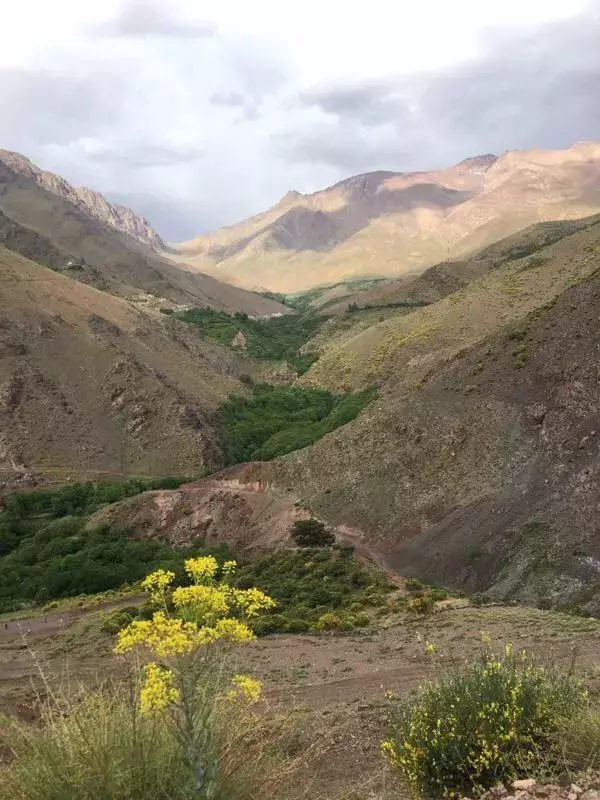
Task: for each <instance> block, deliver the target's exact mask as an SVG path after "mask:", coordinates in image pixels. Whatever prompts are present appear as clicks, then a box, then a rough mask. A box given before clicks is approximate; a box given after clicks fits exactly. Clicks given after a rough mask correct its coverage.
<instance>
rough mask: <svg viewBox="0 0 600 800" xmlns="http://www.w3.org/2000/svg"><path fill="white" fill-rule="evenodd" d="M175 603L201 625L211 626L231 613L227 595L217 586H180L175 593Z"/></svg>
mask: <svg viewBox="0 0 600 800" xmlns="http://www.w3.org/2000/svg"><path fill="white" fill-rule="evenodd" d="M173 603H174V604H175V607H176V608H177V609H178V611H179V612H182V613H184V615H185V614H187V615H191V616H192V618H193V620H194V622H197V623H198V624H199V625H202V624H211V623H212V622H214V620H216V619H218V618H219V617H222V616H224V615H225V614H227V613H228V612H229V603H228V602H227V594H226V593H225V592H224V591H223V590H222V589H219V588H217V587H215V586H180V587H179V588H178V589H175V591H174V592H173Z"/></svg>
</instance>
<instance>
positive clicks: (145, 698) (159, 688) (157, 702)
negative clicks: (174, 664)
mask: <svg viewBox="0 0 600 800" xmlns="http://www.w3.org/2000/svg"><path fill="white" fill-rule="evenodd" d="M144 673H145V676H146V680H145V682H144V685H143V687H142V690H141V691H140V707H141V711H142V714H152V713H156V712H161V711H164V710H165V708H166V707H167V706H168V705H170V704H171V703H177V702H178V701H179V699H180V694H179V690H178V689H177V688H175V685H174V682H175V676H174V674H173V673H172V672H171V670H170V669H164V668H163V667H159V666H158V664H147V665H146V666H145V667H144Z"/></svg>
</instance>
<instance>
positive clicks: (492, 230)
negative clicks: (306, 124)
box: [169, 142, 600, 292]
mask: <svg viewBox="0 0 600 800" xmlns="http://www.w3.org/2000/svg"><path fill="white" fill-rule="evenodd" d="M597 211H600V144H598V143H594V142H580V143H578V144H575V145H574V146H573V147H571V148H569V149H566V150H553V151H549V150H528V151H518V150H512V151H508V152H506V153H504V154H503V155H501V156H499V157H497V156H494V155H491V154H486V155H481V156H476V157H474V158H469V159H466V160H465V161H462V162H461V163H460V164H457V165H456V166H453V167H450V168H448V169H441V170H434V171H430V172H412V173H401V172H371V173H366V174H364V175H356V176H354V177H351V178H347V179H346V180H343V181H340V182H339V183H337V184H335V185H334V186H331V187H329V188H328V189H324V190H322V191H318V192H315V193H313V194H300V193H299V192H289V193H288V194H286V195H285V197H283V198H282V199H281V200H280V201H279V202H278V203H277V204H276V205H275V206H273V207H272V208H270V209H268V210H267V211H265V212H263V213H262V214H259V215H257V216H255V217H252V218H251V219H248V220H245V221H244V222H241V223H239V224H237V225H232V226H229V227H225V228H221V229H220V230H218V231H216V232H215V233H212V234H208V235H204V236H199V237H198V238H195V239H192V240H190V241H187V242H181V243H179V244H174V245H172V246H171V247H170V248H169V255H170V256H171V257H172V258H174V259H176V260H177V261H179V262H180V263H182V265H184V266H185V268H186V269H189V270H194V271H195V270H199V271H202V272H205V273H208V274H211V275H214V276H216V277H218V278H220V279H221V280H225V281H229V282H231V283H234V284H236V285H238V286H243V287H245V288H249V289H265V288H267V289H270V290H272V291H281V292H294V291H298V290H305V289H308V288H311V287H314V286H321V285H326V284H329V283H335V282H339V281H347V280H350V279H358V278H366V277H374V276H377V277H390V276H402V275H406V274H411V273H416V272H420V271H422V270H423V269H424V268H426V267H428V266H432V265H433V264H436V263H437V262H439V261H442V260H446V259H448V258H456V257H462V256H465V255H468V254H469V253H473V252H475V251H477V250H479V249H481V248H482V247H485V246H486V245H489V244H491V243H493V242H495V241H498V240H499V239H502V238H504V237H505V236H508V235H510V234H512V233H515V232H517V231H519V230H521V229H523V228H525V227H527V226H528V225H530V224H533V223H535V222H541V221H546V220H557V219H558V220H560V219H576V218H579V217H585V216H587V215H589V214H592V213H594V212H597Z"/></svg>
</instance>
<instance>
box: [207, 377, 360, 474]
mask: <svg viewBox="0 0 600 800" xmlns="http://www.w3.org/2000/svg"><path fill="white" fill-rule="evenodd" d="M374 396H375V390H374V389H365V390H364V391H362V392H357V393H356V394H348V395H342V396H336V395H334V394H332V393H331V392H329V391H327V390H325V389H307V388H301V387H278V386H270V385H269V384H260V385H256V386H254V387H253V392H252V394H251V395H250V396H249V397H243V396H239V395H232V396H230V397H229V399H228V400H227V401H226V402H224V403H222V404H221V406H220V407H219V411H218V414H217V427H218V429H219V431H220V434H221V441H222V444H223V447H224V450H225V455H226V459H227V463H228V464H238V463H241V462H244V461H268V460H270V459H272V458H276V457H277V456H282V455H285V454H286V453H291V452H292V451H293V450H299V449H300V448H302V447H307V446H308V445H310V444H313V442H316V441H317V440H318V439H320V438H321V437H323V436H325V434H326V433H329V432H331V431H333V430H335V429H336V428H339V427H340V426H341V425H345V424H346V423H347V422H350V421H351V420H353V419H354V418H355V417H356V416H357V415H358V414H359V413H360V411H362V409H363V408H364V407H365V406H366V405H367V403H369V402H370V401H371V400H372V399H373V398H374Z"/></svg>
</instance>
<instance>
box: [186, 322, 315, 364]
mask: <svg viewBox="0 0 600 800" xmlns="http://www.w3.org/2000/svg"><path fill="white" fill-rule="evenodd" d="M174 316H175V317H177V318H178V319H181V320H183V321H184V322H189V323H191V324H193V325H197V326H198V327H199V328H200V329H201V330H202V332H203V334H204V336H206V338H207V339H212V340H213V341H215V342H219V343H220V344H224V345H229V346H232V345H233V340H234V339H235V337H236V336H237V334H238V333H240V332H241V333H242V334H243V335H244V337H245V339H246V348H245V352H246V353H247V354H248V355H249V356H252V357H253V358H260V359H267V360H270V361H287V363H288V364H289V365H290V366H291V367H293V368H294V369H296V370H297V371H298V372H299V373H300V374H302V373H303V372H306V370H307V369H308V368H309V367H310V365H311V364H312V363H313V362H314V361H315V358H316V356H314V355H302V354H300V353H299V350H300V348H301V347H302V345H303V344H305V343H306V342H307V341H308V340H309V339H310V338H312V336H314V334H315V333H316V331H317V329H318V328H319V327H320V326H321V325H322V324H323V322H324V317H317V316H316V315H315V314H314V313H312V312H310V311H308V312H306V311H305V312H304V313H301V314H289V315H286V316H283V317H270V318H269V319H252V318H251V317H249V316H248V315H247V314H243V313H237V314H234V315H233V316H231V315H229V314H226V313H225V312H224V311H217V310H216V309H214V308H192V309H190V310H188V311H178V312H176V313H175V314H174Z"/></svg>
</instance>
